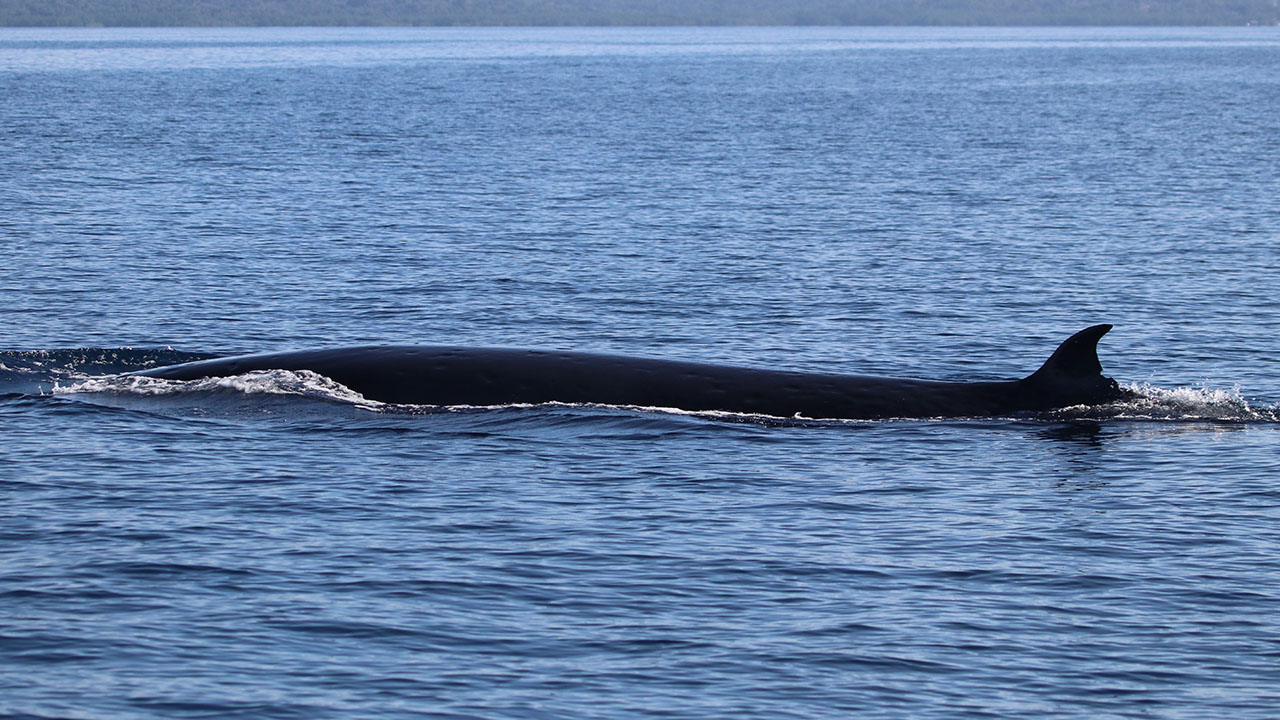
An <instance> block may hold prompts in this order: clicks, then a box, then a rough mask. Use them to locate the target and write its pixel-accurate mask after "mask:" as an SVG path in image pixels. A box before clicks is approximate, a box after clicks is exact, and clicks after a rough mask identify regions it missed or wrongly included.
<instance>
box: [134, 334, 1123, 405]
mask: <svg viewBox="0 0 1280 720" xmlns="http://www.w3.org/2000/svg"><path fill="white" fill-rule="evenodd" d="M1110 329H1111V326H1110V325H1095V326H1093V327H1090V328H1087V329H1085V330H1082V331H1080V332H1078V333H1076V334H1075V335H1073V336H1071V337H1070V338H1068V339H1067V340H1066V341H1065V342H1063V343H1062V345H1061V346H1059V347H1058V349H1057V351H1056V352H1054V354H1053V355H1052V357H1050V358H1049V360H1048V361H1047V362H1045V364H1044V366H1043V367H1041V368H1040V369H1039V370H1038V371H1036V372H1035V373H1033V374H1032V375H1030V376H1028V377H1026V378H1023V379H1021V380H1009V381H1001V382H938V381H931V380H913V379H900V378H884V377H864V376H857V375H839V374H827V373H808V372H792V371H786V370H764V369H754V368H745V367H732V366H724V365H712V364H707V363H697V362H685V361H677V360H658V359H650V358H635V357H626V356H619V355H604V354H595V353H581V352H560V351H545V350H517V349H506V348H470V347H448V346H369V347H352V348H339V349H328V350H302V351H297V352H285V353H271V354H263V355H243V356H237V357H228V358H217V359H213V360H203V361H199V362H192V363H185V364H182V365H171V366H167V367H161V368H155V369H151V370H145V371H141V372H138V373H135V374H137V375H143V376H147V377H155V378H167V379H171V380H195V379H199V378H206V377H225V376H231V375H239V374H242V373H246V372H252V371H258V370H273V369H278V370H294V371H297V370H310V371H312V372H315V373H318V374H320V375H324V376H326V377H328V378H330V379H332V380H334V381H336V382H339V383H341V384H343V385H345V386H347V387H348V388H350V389H352V390H354V391H356V392H358V393H360V394H361V395H363V396H364V397H365V398H368V399H370V400H375V401H379V402H385V403H397V404H415V405H473V406H474V405H480V406H484V405H510V404H518V403H520V404H522V403H546V402H563V403H574V404H605V405H626V406H641V407H662V408H678V409H683V410H691V411H728V412H737V413H753V414H761V415H772V416H778V417H796V416H799V417H804V418H815V419H818V418H822V419H826V418H840V419H880V418H929V417H980V416H994V415H1008V414H1013V413H1018V412H1027V411H1039V410H1050V409H1054V408H1061V407H1067V406H1072V405H1096V404H1101V403H1105V402H1109V401H1112V400H1116V399H1120V398H1122V397H1124V396H1125V394H1126V391H1124V390H1122V389H1121V388H1120V387H1119V386H1118V385H1117V384H1116V382H1115V381H1114V380H1112V379H1111V378H1108V377H1104V376H1103V375H1102V366H1101V364H1100V363H1099V362H1098V356H1097V344H1098V340H1099V339H1100V338H1101V337H1102V336H1103V335H1104V334H1106V332H1107V331H1108V330H1110Z"/></svg>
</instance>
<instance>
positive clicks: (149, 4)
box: [0, 0, 1280, 28]
mask: <svg viewBox="0 0 1280 720" xmlns="http://www.w3.org/2000/svg"><path fill="white" fill-rule="evenodd" d="M939 5H940V4H939V3H937V2H936V0H790V2H787V1H786V0H737V1H736V2H734V3H732V4H730V3H726V2H724V0H474V1H468V2H465V3H460V2H453V1H451V0H361V1H360V2H358V3H356V2H348V0H94V1H93V2H89V1H88V0H62V1H56V2H51V1H50V0H0V27H81V28H89V27H102V28H106V27H453V26H461V27H711V26H727V27H733V26H771V27H789V26H828V27H860V26H866V27H883V26H937V27H964V26H983V27H1035V26H1040V27H1124V26H1138V27H1150V26H1190V27H1195V26H1205V27H1213V26H1249V25H1262V26H1269V25H1280V5H1278V4H1277V3H1276V2H1274V1H1273V0H1234V1H1231V2H1227V1H1225V0H953V1H952V2H948V3H945V5H943V6H941V7H940V6H939Z"/></svg>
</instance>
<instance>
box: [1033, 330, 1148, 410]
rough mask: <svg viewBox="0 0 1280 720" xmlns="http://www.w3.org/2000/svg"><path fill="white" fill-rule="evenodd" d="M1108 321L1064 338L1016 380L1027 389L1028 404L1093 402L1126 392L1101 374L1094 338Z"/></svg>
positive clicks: (1034, 405) (1061, 405)
mask: <svg viewBox="0 0 1280 720" xmlns="http://www.w3.org/2000/svg"><path fill="white" fill-rule="evenodd" d="M1110 329H1111V326H1110V325H1094V326H1093V327H1089V328H1085V329H1084V330H1081V331H1080V332H1078V333H1076V334H1075V335H1072V336H1071V337H1069V338H1067V339H1066V340H1065V341H1064V342H1063V343H1062V344H1061V345H1059V346H1058V349H1057V350H1055V351H1054V353H1053V355H1050V356H1049V359H1048V360H1046V361H1045V363H1044V365H1042V366H1041V367H1040V369H1039V370H1037V371H1035V372H1033V373H1031V375H1029V376H1027V377H1026V378H1025V379H1023V380H1021V381H1020V382H1019V385H1020V386H1022V387H1023V388H1024V389H1025V391H1026V392H1027V396H1026V398H1024V400H1025V404H1026V405H1027V406H1028V407H1030V408H1033V409H1034V408H1037V407H1041V408H1053V407H1067V406H1070V405H1097V404H1099V403H1104V402H1111V401H1113V400H1117V399H1120V398H1123V397H1125V396H1126V393H1125V391H1124V390H1122V389H1121V388H1120V386H1119V385H1118V384H1117V383H1116V381H1115V380H1112V379H1111V378H1109V377H1106V376H1105V375H1103V374H1102V363H1100V362H1098V341H1099V340H1101V339H1102V336H1103V335H1106V334H1107V331H1108V330H1110Z"/></svg>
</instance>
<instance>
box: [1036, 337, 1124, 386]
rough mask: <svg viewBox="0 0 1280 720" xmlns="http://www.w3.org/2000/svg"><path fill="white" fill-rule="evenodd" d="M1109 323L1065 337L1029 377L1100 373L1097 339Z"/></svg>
mask: <svg viewBox="0 0 1280 720" xmlns="http://www.w3.org/2000/svg"><path fill="white" fill-rule="evenodd" d="M1110 329H1111V326H1110V325H1094V326H1093V327H1089V328H1085V329H1084V330H1081V331H1080V332H1078V333H1076V334H1075V335H1072V336H1071V337H1069V338H1067V339H1066V340H1065V341H1063V343H1062V344H1061V345H1059V346H1058V349H1057V350H1055V351H1054V353H1053V355H1050V356H1049V359H1048V360H1046V361H1045V363H1044V365H1042V366H1041V367H1040V369H1039V370H1037V371H1035V372H1034V373H1032V375H1031V377H1030V378H1028V379H1031V378H1041V379H1048V378H1054V377H1056V378H1084V377H1091V376H1093V375H1101V374H1102V363H1100V362H1098V341H1099V340H1101V339H1102V336H1103V335H1106V334H1107V331H1108V330H1110Z"/></svg>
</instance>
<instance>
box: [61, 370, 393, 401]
mask: <svg viewBox="0 0 1280 720" xmlns="http://www.w3.org/2000/svg"><path fill="white" fill-rule="evenodd" d="M228 391H230V392H235V393H240V394H243V395H292V396H300V397H305V398H311V399H315V400H326V401H331V402H339V403H345V404H349V405H355V406H358V407H364V408H368V409H381V408H383V407H385V406H384V404H383V403H379V402H374V401H372V400H369V399H366V398H365V397H364V396H363V395H361V394H360V393H358V392H356V391H354V390H352V389H351V388H348V387H347V386H345V385H342V384H341V383H337V382H334V381H333V380H330V379H329V378H327V377H325V376H323V375H320V374H318V373H314V372H311V371H310V370H260V371H255V372H249V373H244V374H242V375H231V376H228V377H215V378H203V379H200V380H165V379H162V378H152V377H144V376H140V375H109V376H105V377H91V378H85V379H83V380H80V381H79V382H76V383H74V384H71V385H68V386H62V385H55V386H54V388H53V393H54V394H55V395H77V394H85V393H109V394H116V395H135V396H144V397H167V396H178V395H191V394H193V393H218V392H228Z"/></svg>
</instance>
